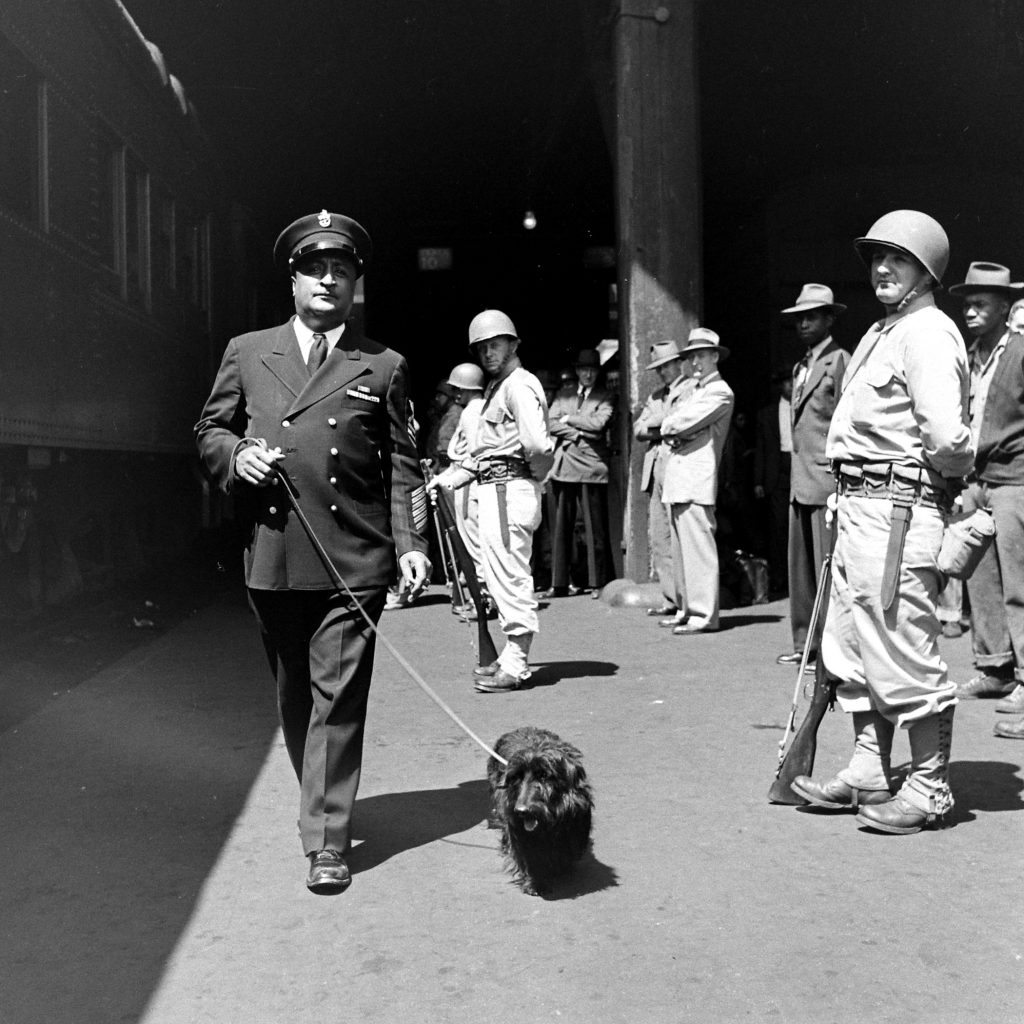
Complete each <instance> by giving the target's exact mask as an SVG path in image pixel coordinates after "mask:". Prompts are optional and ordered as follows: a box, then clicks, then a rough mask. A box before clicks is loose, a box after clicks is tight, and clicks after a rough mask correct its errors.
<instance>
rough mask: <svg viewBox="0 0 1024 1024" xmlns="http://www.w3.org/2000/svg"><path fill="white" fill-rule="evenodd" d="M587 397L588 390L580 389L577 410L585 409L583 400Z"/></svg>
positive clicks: (577, 395)
mask: <svg viewBox="0 0 1024 1024" xmlns="http://www.w3.org/2000/svg"><path fill="white" fill-rule="evenodd" d="M586 396H587V391H586V388H580V389H579V391H578V392H577V394H576V408H577V409H582V408H583V399H584V398H586Z"/></svg>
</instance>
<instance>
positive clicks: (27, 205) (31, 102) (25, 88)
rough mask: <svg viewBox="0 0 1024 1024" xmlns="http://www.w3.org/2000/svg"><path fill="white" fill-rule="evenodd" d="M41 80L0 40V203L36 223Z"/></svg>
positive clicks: (38, 183)
mask: <svg viewBox="0 0 1024 1024" xmlns="http://www.w3.org/2000/svg"><path fill="white" fill-rule="evenodd" d="M40 84H41V83H40V80H39V76H38V75H37V74H36V73H35V71H34V70H33V68H32V65H31V64H29V63H28V61H27V60H25V58H24V57H23V56H22V55H21V53H20V52H19V51H18V50H17V49H15V48H14V47H13V46H12V45H11V44H10V43H9V42H8V41H7V40H6V39H4V38H2V37H0V203H2V204H3V205H4V206H5V207H6V208H7V209H8V210H10V211H11V212H12V213H15V214H17V215H18V216H20V217H23V218H24V219H25V220H29V221H32V222H33V223H38V220H39V197H40V191H39V190H40V184H41V183H40V181H39V146H40V124H39V108H40V94H39V89H40Z"/></svg>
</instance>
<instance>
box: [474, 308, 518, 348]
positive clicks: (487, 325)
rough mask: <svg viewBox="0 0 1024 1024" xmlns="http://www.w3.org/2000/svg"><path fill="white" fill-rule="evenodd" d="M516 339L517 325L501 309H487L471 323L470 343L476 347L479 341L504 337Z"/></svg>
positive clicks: (478, 314)
mask: <svg viewBox="0 0 1024 1024" xmlns="http://www.w3.org/2000/svg"><path fill="white" fill-rule="evenodd" d="M506 336H507V337H509V338H515V339H516V341H518V340H519V335H518V334H516V325H515V324H514V323H512V321H511V320H510V319H509V318H508V317H507V316H506V315H505V314H504V313H502V312H501V310H500V309H485V310H484V311H483V312H482V313H477V315H476V316H475V317H473V319H472V320H470V322H469V343H470V345H475V344H476V343H477V342H478V341H489V340H490V339H491V338H502V337H506Z"/></svg>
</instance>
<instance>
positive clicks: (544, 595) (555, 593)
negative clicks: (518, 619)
mask: <svg viewBox="0 0 1024 1024" xmlns="http://www.w3.org/2000/svg"><path fill="white" fill-rule="evenodd" d="M535 596H536V597H537V598H538V599H539V600H541V601H550V600H551V598H553V597H568V596H569V588H568V587H548V589H547V590H538V591H537V593H536V595H535Z"/></svg>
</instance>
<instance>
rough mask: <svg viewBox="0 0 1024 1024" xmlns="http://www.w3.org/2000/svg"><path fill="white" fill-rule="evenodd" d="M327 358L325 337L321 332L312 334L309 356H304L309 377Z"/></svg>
mask: <svg viewBox="0 0 1024 1024" xmlns="http://www.w3.org/2000/svg"><path fill="white" fill-rule="evenodd" d="M326 358H327V338H326V336H325V335H323V334H314V335H313V344H312V345H310V347H309V356H308V357H307V358H306V369H307V370H309V375H310V377H312V376H313V374H314V373H316V371H317V370H319V369H320V367H321V366H323V365H324V360H325V359H326Z"/></svg>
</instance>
